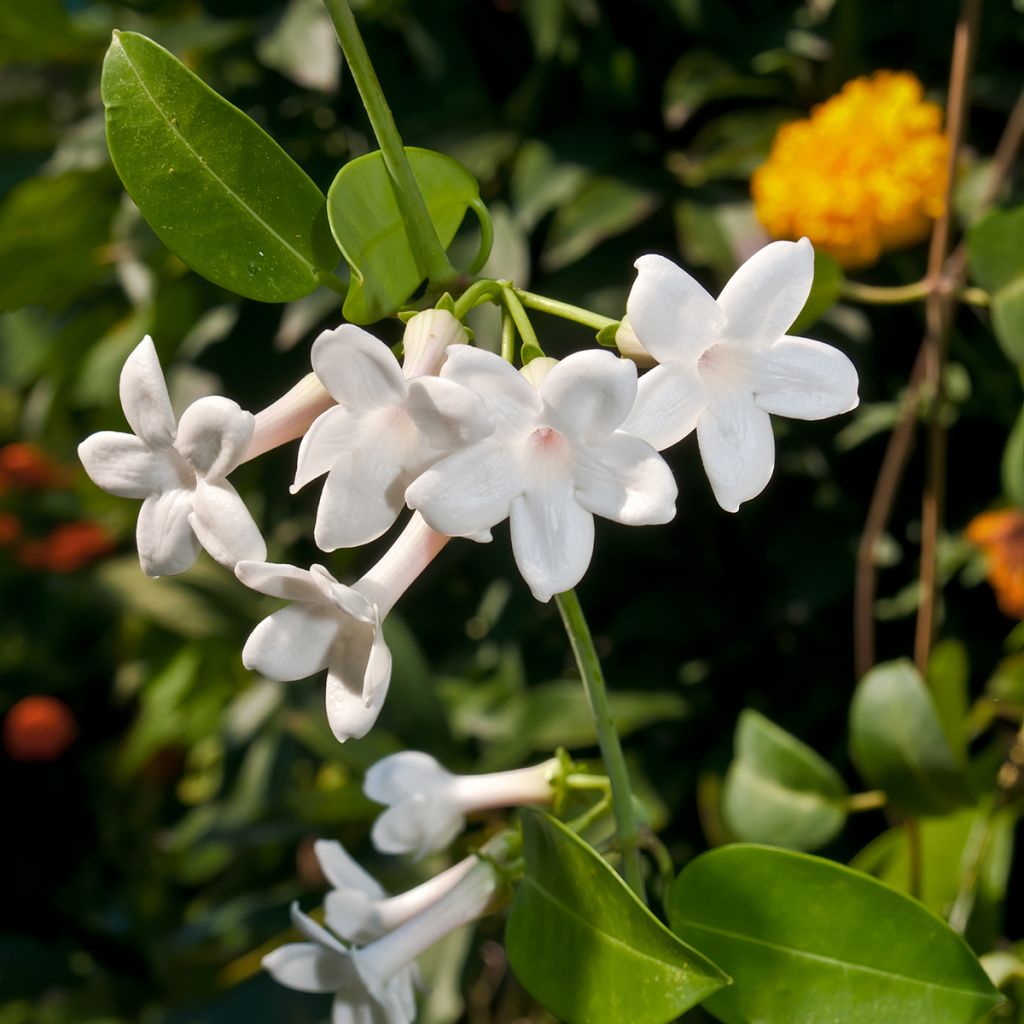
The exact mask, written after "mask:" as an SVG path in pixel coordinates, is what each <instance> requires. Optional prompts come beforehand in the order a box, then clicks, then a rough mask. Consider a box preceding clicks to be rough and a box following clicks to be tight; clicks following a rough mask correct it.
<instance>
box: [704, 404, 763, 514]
mask: <svg viewBox="0 0 1024 1024" xmlns="http://www.w3.org/2000/svg"><path fill="white" fill-rule="evenodd" d="M697 442H698V444H699V446H700V457H701V459H702V460H703V462H704V471H705V472H706V473H707V475H708V480H709V481H710V482H711V489H712V490H713V491H714V492H715V498H716V499H717V501H718V504H719V505H721V506H722V508H724V509H725V510H726V512H735V511H736V510H737V509H738V508H739V507H740V505H741V504H742V503H743V502H744V501H749V500H750V499H751V498H753V497H755V496H756V495H758V494H760V493H761V491H763V490H764V488H765V486H766V485H767V483H768V481H769V480H770V479H771V477H772V472H773V470H774V469H775V438H774V437H773V436H772V425H771V420H770V419H769V417H768V413H766V412H765V411H764V410H763V409H759V408H758V407H757V406H756V405H755V404H754V398H753V395H750V394H747V393H743V392H741V393H737V394H728V395H720V396H716V397H715V401H714V404H713V405H711V406H709V407H708V408H707V409H705V410H704V411H703V412H702V413H701V414H700V419H699V420H698V421H697Z"/></svg>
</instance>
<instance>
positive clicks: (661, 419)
mask: <svg viewBox="0 0 1024 1024" xmlns="http://www.w3.org/2000/svg"><path fill="white" fill-rule="evenodd" d="M707 404H708V399H707V395H706V392H705V389H704V385H703V384H702V383H701V378H700V373H699V372H698V371H697V367H696V365H690V364H687V363H680V362H670V363H662V364H661V365H660V366H656V367H654V369H653V370H650V371H649V372H648V373H645V374H644V375H643V376H642V377H641V378H640V381H639V383H638V384H637V389H636V402H634V404H633V409H632V411H631V412H630V414H629V415H628V416H627V417H626V419H625V422H624V423H623V424H622V428H621V429H622V430H624V431H626V432H627V433H629V434H634V435H635V436H636V437H640V438H643V440H645V441H646V442H647V443H648V444H650V445H652V446H653V447H655V448H657V449H658V451H659V452H660V451H663V450H664V449H666V448H670V447H671V446H672V445H674V444H676V443H677V442H678V441H681V440H682V439H683V438H684V437H686V436H687V435H688V434H689V433H690V432H691V431H693V430H694V429H695V428H696V426H697V417H698V416H699V415H700V414H701V412H702V411H703V410H704V409H705V408H707Z"/></svg>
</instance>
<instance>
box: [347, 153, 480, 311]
mask: <svg viewBox="0 0 1024 1024" xmlns="http://www.w3.org/2000/svg"><path fill="white" fill-rule="evenodd" d="M405 152H406V155H407V156H408V157H409V163H410V164H411V165H412V171H413V174H414V175H415V177H416V181H417V183H418V184H419V186H420V191H421V192H422V193H423V198H424V200H425V201H426V204H427V210H428V211H429V212H430V219H431V220H432V221H433V222H434V228H435V229H436V230H437V235H438V238H440V240H441V244H442V245H443V246H445V247H446V248H447V246H449V245H450V244H451V241H452V239H453V238H454V237H455V232H456V231H458V230H459V225H460V224H461V223H462V218H463V217H465V215H466V210H467V209H468V208H469V207H470V206H472V205H473V204H474V203H477V202H479V200H480V188H479V186H478V185H477V181H476V178H474V177H473V175H472V174H470V173H469V171H467V170H466V168H465V167H463V166H462V165H461V164H460V163H458V162H457V161H455V160H453V159H452V158H451V157H449V156H445V155H444V154H443V153H435V152H434V151H433V150H430V149H418V148H416V147H412V146H407V147H406V150H405ZM327 215H328V217H329V218H330V221H331V230H332V231H333V232H334V238H335V241H336V242H337V243H338V246H339V247H340V248H341V252H342V255H343V256H344V257H345V259H346V261H347V262H348V265H349V266H350V267H351V268H352V283H351V286H350V288H349V292H348V297H347V298H346V299H345V307H344V313H345V317H346V319H348V320H350V321H351V322H352V323H354V324H370V323H373V322H374V321H376V320H380V319H381V318H382V317H385V316H390V315H391V314H392V313H394V312H395V311H396V310H397V309H398V307H399V306H401V305H402V304H403V303H404V302H406V301H407V300H408V299H409V298H410V297H411V296H412V294H413V292H415V291H416V289H417V288H418V287H419V284H420V282H421V281H422V280H423V278H424V277H425V276H426V272H425V271H424V270H423V268H422V267H421V266H420V264H419V261H418V259H417V257H416V254H415V250H414V248H413V244H412V241H411V239H410V238H409V234H408V232H407V230H406V226H405V221H404V219H403V217H402V214H401V211H400V210H399V208H398V202H397V201H396V199H395V193H394V190H393V188H392V185H391V179H390V177H389V176H388V171H387V167H385V165H384V157H383V155H382V154H381V153H380V151H376V152H373V153H367V154H366V156H361V157H358V158H357V159H355V160H352V161H350V162H349V163H347V164H345V166H344V167H342V169H341V170H340V171H338V174H337V176H336V177H335V179H334V182H333V184H332V185H331V187H330V189H328V191H327Z"/></svg>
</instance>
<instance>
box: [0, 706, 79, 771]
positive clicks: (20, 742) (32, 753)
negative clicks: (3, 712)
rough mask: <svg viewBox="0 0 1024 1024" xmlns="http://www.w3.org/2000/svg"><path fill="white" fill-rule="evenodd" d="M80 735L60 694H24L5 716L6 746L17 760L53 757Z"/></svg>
mask: <svg viewBox="0 0 1024 1024" xmlns="http://www.w3.org/2000/svg"><path fill="white" fill-rule="evenodd" d="M77 735H78V724H77V723H76V722H75V716H74V715H73V714H72V713H71V709H70V708H69V707H68V706H67V704H65V703H64V701H62V700H59V699H58V698H57V697H46V696H42V695H38V694H37V695H34V696H31V697H25V698H24V699H22V700H19V701H18V703H17V704H15V705H14V707H12V708H11V709H10V711H8V712H7V716H6V717H5V718H4V726H3V740H4V749H5V750H6V751H7V754H8V756H10V757H11V758H12V759H13V760H15V761H53V760H54V759H55V758H58V757H60V755H61V754H63V753H64V751H65V750H67V749H68V747H70V746H71V744H72V743H74V741H75V737H76V736H77Z"/></svg>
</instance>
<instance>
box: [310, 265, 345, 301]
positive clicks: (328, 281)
mask: <svg viewBox="0 0 1024 1024" xmlns="http://www.w3.org/2000/svg"><path fill="white" fill-rule="evenodd" d="M316 279H317V280H318V281H319V282H320V284H322V285H323V286H324V287H325V288H330V289H331V291H332V292H337V293H338V294H339V295H340V296H341V297H342V298H345V296H346V295H348V285H347V284H346V283H345V282H344V281H342V279H341V278H340V277H338V276H337V274H332V273H330V272H329V271H327V270H318V271H317V272H316Z"/></svg>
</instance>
